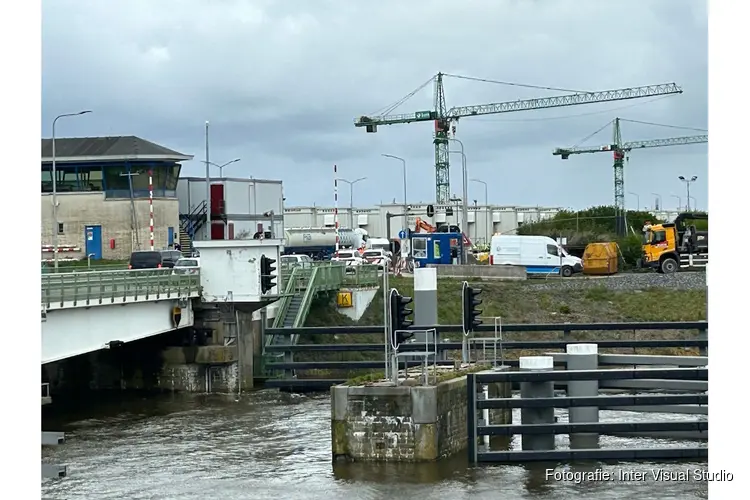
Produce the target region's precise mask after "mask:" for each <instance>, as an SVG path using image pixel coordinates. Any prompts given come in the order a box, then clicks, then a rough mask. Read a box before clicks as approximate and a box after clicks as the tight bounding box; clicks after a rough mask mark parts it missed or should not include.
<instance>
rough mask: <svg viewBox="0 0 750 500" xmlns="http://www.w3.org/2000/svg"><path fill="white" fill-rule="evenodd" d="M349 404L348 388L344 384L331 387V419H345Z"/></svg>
mask: <svg viewBox="0 0 750 500" xmlns="http://www.w3.org/2000/svg"><path fill="white" fill-rule="evenodd" d="M348 406H349V388H348V387H347V386H345V385H335V386H333V387H331V419H332V420H346V416H347V414H348V413H349V412H348Z"/></svg>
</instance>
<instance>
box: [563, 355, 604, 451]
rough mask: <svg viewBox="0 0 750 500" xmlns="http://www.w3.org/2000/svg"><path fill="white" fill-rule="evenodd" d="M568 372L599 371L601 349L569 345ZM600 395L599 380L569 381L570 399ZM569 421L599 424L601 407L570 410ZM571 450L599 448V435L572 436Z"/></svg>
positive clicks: (572, 422) (583, 434) (582, 434)
mask: <svg viewBox="0 0 750 500" xmlns="http://www.w3.org/2000/svg"><path fill="white" fill-rule="evenodd" d="M566 352H567V356H566V357H567V368H568V370H597V369H599V348H598V346H597V345H596V344H568V345H567V346H566ZM598 395H599V381H598V380H570V381H568V397H571V398H575V397H596V396H598ZM568 421H569V422H570V423H571V424H584V423H597V422H599V407H597V406H582V407H574V408H570V409H569V410H568ZM570 447H571V448H598V447H599V434H597V433H581V434H570Z"/></svg>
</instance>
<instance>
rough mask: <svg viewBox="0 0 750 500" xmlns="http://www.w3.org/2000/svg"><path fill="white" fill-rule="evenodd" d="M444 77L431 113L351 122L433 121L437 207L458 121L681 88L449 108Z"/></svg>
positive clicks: (442, 201)
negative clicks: (455, 125) (449, 150)
mask: <svg viewBox="0 0 750 500" xmlns="http://www.w3.org/2000/svg"><path fill="white" fill-rule="evenodd" d="M445 76H455V75H445V74H444V73H438V74H437V75H435V76H434V77H433V81H434V91H433V92H434V95H433V97H434V99H433V107H434V109H433V110H423V111H416V112H413V113H405V114H387V113H385V114H381V115H372V116H366V115H363V116H360V117H359V118H356V119H355V120H354V126H355V127H364V128H365V130H366V131H367V132H368V133H374V132H377V131H378V126H379V125H396V124H401V123H413V122H425V121H432V122H434V126H435V130H434V133H433V144H434V146H435V201H436V202H437V204H439V205H447V204H449V203H450V159H449V155H448V142H449V140H450V135H451V134H452V133H455V129H453V128H452V127H453V124H454V123H455V122H456V121H458V120H459V119H460V118H464V117H469V116H481V115H491V114H500V113H512V112H517V111H530V110H535V109H547V108H558V107H567V106H577V105H582V104H593V103H599V102H611V101H622V100H628V99H641V98H644V97H655V96H662V95H669V94H681V93H682V89H681V88H680V87H678V86H677V85H676V84H674V83H665V84H659V85H647V86H643V87H629V88H621V89H614V90H604V91H597V92H572V93H570V94H566V95H560V96H552V97H542V98H536V99H517V100H514V101H507V102H498V103H491V104H479V105H473V106H458V107H453V108H450V109H448V107H447V106H446V103H445V88H444V83H443V78H444V77H445ZM464 78H465V77H464ZM428 82H429V81H428ZM417 90H419V89H417ZM415 92H416V91H415ZM415 92H412V93H411V94H410V95H409V96H407V97H406V98H405V99H402V100H400V101H399V105H400V104H401V103H403V102H404V101H405V100H406V99H408V98H409V97H411V96H412V95H413V94H414V93H415ZM464 203H466V200H464Z"/></svg>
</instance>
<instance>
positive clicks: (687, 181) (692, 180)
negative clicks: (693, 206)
mask: <svg viewBox="0 0 750 500" xmlns="http://www.w3.org/2000/svg"><path fill="white" fill-rule="evenodd" d="M678 179H680V180H681V181H682V182H684V183H685V187H686V188H687V211H688V212H689V211H690V184H692V183H693V182H695V181H696V180H698V176H697V175H694V176H692V177H691V178H690V179H686V178H685V177H684V176H682V175H681V176H679V177H678Z"/></svg>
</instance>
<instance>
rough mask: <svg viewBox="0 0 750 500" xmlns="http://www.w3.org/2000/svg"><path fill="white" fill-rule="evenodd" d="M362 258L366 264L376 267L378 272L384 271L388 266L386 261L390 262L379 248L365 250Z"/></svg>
mask: <svg viewBox="0 0 750 500" xmlns="http://www.w3.org/2000/svg"><path fill="white" fill-rule="evenodd" d="M362 258H364V260H365V262H366V263H367V264H372V265H374V266H378V269H380V270H382V269H384V268H385V267H386V266H387V265H388V261H389V260H390V258H389V256H388V253H387V252H385V251H383V250H382V249H380V248H378V249H371V250H365V252H364V253H363V254H362Z"/></svg>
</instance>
